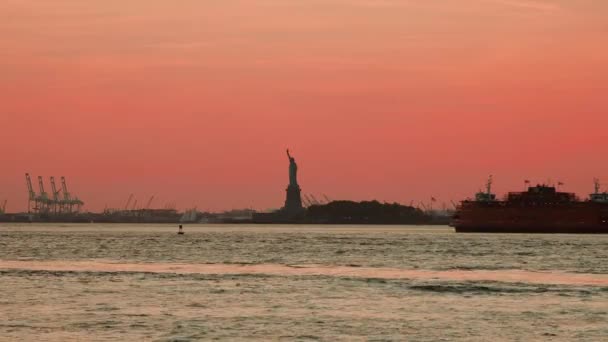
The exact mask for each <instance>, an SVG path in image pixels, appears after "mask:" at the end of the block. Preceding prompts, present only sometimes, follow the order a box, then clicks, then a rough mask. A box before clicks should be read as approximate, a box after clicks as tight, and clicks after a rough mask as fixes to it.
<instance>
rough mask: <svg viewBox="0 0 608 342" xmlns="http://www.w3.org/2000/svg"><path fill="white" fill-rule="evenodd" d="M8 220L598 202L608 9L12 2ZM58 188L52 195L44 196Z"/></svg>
mask: <svg viewBox="0 0 608 342" xmlns="http://www.w3.org/2000/svg"><path fill="white" fill-rule="evenodd" d="M0 14H1V15H2V20H0V43H1V44H0V46H1V47H2V49H1V50H0V130H1V132H0V133H1V134H0V146H1V150H2V163H0V203H1V202H2V200H3V199H5V198H8V200H9V203H8V208H7V209H8V210H9V211H17V210H23V209H24V208H25V206H26V204H27V201H26V188H25V181H24V178H23V177H24V176H23V174H24V173H25V172H30V173H31V174H33V175H35V176H37V175H44V176H45V177H46V178H45V180H46V181H47V183H48V176H51V175H54V176H56V177H59V176H62V175H65V176H66V177H67V178H68V182H69V185H70V187H71V191H72V192H73V193H75V194H77V195H79V196H80V197H81V198H82V199H84V201H85V202H86V203H87V206H86V207H87V209H90V210H99V209H103V208H104V206H106V205H107V206H108V207H120V206H123V205H124V203H125V202H126V200H127V197H128V196H129V194H130V193H135V195H136V196H137V198H138V199H139V201H140V203H141V202H146V200H147V198H148V197H149V196H151V195H156V198H158V200H157V201H156V202H154V204H153V206H163V205H164V204H165V203H167V202H176V203H177V205H178V207H180V208H185V207H191V206H194V205H196V206H198V208H199V209H203V210H205V209H209V210H219V209H226V208H233V207H253V208H256V209H266V208H272V207H275V208H276V207H279V206H281V204H282V202H283V200H284V190H285V186H286V185H287V181H288V178H287V167H288V161H287V158H286V156H285V152H284V150H285V148H286V147H290V148H291V149H292V150H293V154H294V156H295V158H296V160H297V162H298V164H299V166H300V168H299V170H300V183H301V186H302V189H303V191H304V192H305V193H313V194H317V195H321V194H323V193H325V194H327V195H328V196H329V197H331V198H334V199H346V198H348V199H357V200H359V199H372V198H376V199H379V200H386V201H400V202H404V203H409V201H410V200H414V201H415V202H418V201H427V202H428V199H429V198H430V196H435V197H437V198H438V199H439V201H446V202H449V200H450V199H453V200H458V199H461V198H463V197H465V196H469V195H471V194H472V193H473V192H475V191H477V190H478V189H479V188H480V186H482V185H483V183H484V181H485V179H486V177H487V176H488V175H489V174H493V175H494V176H495V179H496V190H497V191H498V192H499V193H503V192H504V191H507V190H517V189H520V188H522V187H523V180H524V179H531V180H533V181H535V182H541V181H544V180H547V179H552V180H554V181H557V180H561V181H563V182H564V183H566V187H565V189H567V190H571V191H576V192H579V193H580V194H581V195H582V194H584V193H588V192H590V191H591V189H592V178H593V177H603V178H604V180H605V182H606V183H608V158H607V157H606V155H607V153H606V146H607V144H606V141H607V139H608V131H607V128H608V125H607V124H608V97H607V95H606V94H608V92H607V90H608V85H607V84H608V44H607V42H608V20H607V18H608V1H599V0H576V1H571V0H301V1H300V0H292V1H285V0H205V1H200V0H180V1H164V0H162V1H161V0H104V1H100V0H99V1H97V0H96V1H80V0H53V1H33V0H4V1H2V2H1V3H0ZM49 187H50V185H49V184H47V189H48V188H49Z"/></svg>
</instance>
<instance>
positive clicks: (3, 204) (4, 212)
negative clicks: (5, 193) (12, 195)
mask: <svg viewBox="0 0 608 342" xmlns="http://www.w3.org/2000/svg"><path fill="white" fill-rule="evenodd" d="M7 201H8V200H4V203H2V207H0V215H3V214H6V202H7Z"/></svg>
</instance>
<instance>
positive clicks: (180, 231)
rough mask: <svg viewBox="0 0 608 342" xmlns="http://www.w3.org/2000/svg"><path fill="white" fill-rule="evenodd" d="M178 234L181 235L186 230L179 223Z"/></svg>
mask: <svg viewBox="0 0 608 342" xmlns="http://www.w3.org/2000/svg"><path fill="white" fill-rule="evenodd" d="M177 234H179V235H184V230H183V229H182V225H181V224H180V225H179V230H178V231H177Z"/></svg>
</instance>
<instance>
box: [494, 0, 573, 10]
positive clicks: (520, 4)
mask: <svg viewBox="0 0 608 342" xmlns="http://www.w3.org/2000/svg"><path fill="white" fill-rule="evenodd" d="M486 2H491V3H495V4H499V5H504V6H507V7H512V8H518V9H527V10H535V11H541V12H556V11H560V10H562V7H561V6H560V5H559V4H557V3H555V2H547V1H532V0H486Z"/></svg>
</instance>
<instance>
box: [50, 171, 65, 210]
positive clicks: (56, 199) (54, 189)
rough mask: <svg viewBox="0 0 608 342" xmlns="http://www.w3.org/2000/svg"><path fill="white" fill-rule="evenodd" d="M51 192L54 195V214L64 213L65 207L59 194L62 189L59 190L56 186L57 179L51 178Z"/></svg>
mask: <svg viewBox="0 0 608 342" xmlns="http://www.w3.org/2000/svg"><path fill="white" fill-rule="evenodd" d="M51 191H52V193H53V212H54V213H55V214H57V212H58V211H59V212H63V205H61V199H60V198H59V193H60V192H61V189H60V190H59V191H58V190H57V185H56V184H55V177H53V176H51Z"/></svg>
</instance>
